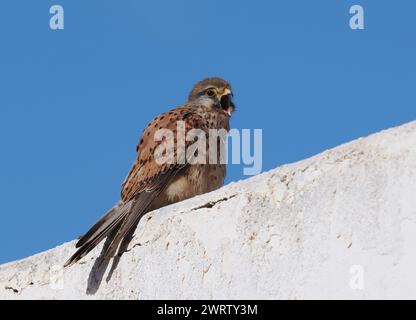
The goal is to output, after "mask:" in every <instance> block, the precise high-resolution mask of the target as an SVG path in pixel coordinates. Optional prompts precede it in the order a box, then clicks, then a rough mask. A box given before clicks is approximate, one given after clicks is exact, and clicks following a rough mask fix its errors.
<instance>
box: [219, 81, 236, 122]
mask: <svg viewBox="0 0 416 320" xmlns="http://www.w3.org/2000/svg"><path fill="white" fill-rule="evenodd" d="M232 96H233V94H232V92H231V90H230V89H228V88H225V89H224V91H223V92H222V94H221V96H220V104H221V109H222V111H223V112H225V113H226V114H228V116H231V113H232V112H233V111H234V109H235V105H234V103H233V101H232Z"/></svg>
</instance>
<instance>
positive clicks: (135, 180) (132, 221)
mask: <svg viewBox="0 0 416 320" xmlns="http://www.w3.org/2000/svg"><path fill="white" fill-rule="evenodd" d="M202 120H203V119H202V118H201V117H200V116H199V115H198V114H196V113H195V112H193V109H191V108H190V107H188V106H186V105H184V106H181V107H179V108H176V109H173V110H171V111H169V112H166V113H163V114H161V115H160V116H158V117H156V118H155V119H154V120H153V121H151V122H150V123H149V124H148V125H147V127H146V128H145V130H144V132H143V134H142V137H141V139H140V141H139V144H138V146H137V152H138V155H137V159H136V161H135V163H134V164H133V167H132V169H131V170H130V172H129V174H128V175H127V178H126V179H125V181H124V183H123V186H122V191H121V198H122V200H123V201H124V202H129V201H130V202H132V208H131V210H130V211H129V213H128V214H127V216H126V218H125V219H124V220H123V223H122V225H121V226H120V229H119V231H118V233H117V235H116V236H115V238H114V239H113V241H112V243H111V244H110V246H109V248H108V250H107V252H106V254H105V255H106V256H112V255H113V254H114V253H115V251H116V249H117V247H118V244H119V243H120V241H121V240H122V238H123V237H124V236H125V235H126V234H127V233H128V232H129V231H130V230H131V228H134V227H135V226H136V225H137V223H138V222H139V220H140V218H141V217H142V216H143V214H145V213H146V212H147V211H146V210H147V208H148V207H149V206H150V205H151V203H152V201H153V200H154V199H155V198H156V197H157V196H158V195H159V194H160V193H161V192H162V191H163V190H164V188H165V187H166V186H167V185H168V184H169V182H170V181H172V178H174V177H175V176H176V175H177V174H178V172H179V171H181V170H182V169H184V168H185V167H186V166H187V165H188V164H187V163H186V162H185V163H177V161H176V160H177V157H178V154H177V150H176V148H174V150H173V156H174V159H175V162H174V163H162V164H158V163H156V161H155V158H154V152H155V150H156V148H157V147H158V146H159V145H160V144H161V143H163V140H162V141H156V139H155V137H154V135H155V133H156V131H157V130H159V129H168V130H170V131H171V132H172V134H173V137H177V130H178V121H183V122H184V124H185V130H189V129H190V128H195V127H197V128H201V129H202V128H204V122H203V121H202ZM185 134H186V133H185ZM174 143H175V144H176V143H177V140H176V138H174ZM190 143H191V142H189V141H185V149H186V147H187V146H188V145H189V144H190Z"/></svg>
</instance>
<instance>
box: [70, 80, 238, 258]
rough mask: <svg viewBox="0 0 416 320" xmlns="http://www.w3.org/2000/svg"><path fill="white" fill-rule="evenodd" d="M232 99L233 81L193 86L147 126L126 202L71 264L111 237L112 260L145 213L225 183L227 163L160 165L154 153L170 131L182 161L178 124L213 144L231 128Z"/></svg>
mask: <svg viewBox="0 0 416 320" xmlns="http://www.w3.org/2000/svg"><path fill="white" fill-rule="evenodd" d="M231 98H232V93H231V87H230V85H229V84H228V82H226V81H225V80H223V79H221V78H207V79H204V80H202V81H200V82H198V83H197V84H196V85H195V86H194V87H193V89H192V90H191V92H190V93H189V96H188V102H187V103H186V104H184V105H182V106H180V107H178V108H175V109H172V110H170V111H167V112H165V113H162V114H161V115H159V116H157V117H156V118H155V119H153V120H152V121H150V122H149V123H148V125H147V126H146V128H145V129H144V131H143V133H142V135H141V137H140V139H139V142H138V144H137V147H136V151H137V158H136V160H135V162H134V163H133V165H132V167H131V169H130V172H129V173H128V175H127V177H126V179H125V180H124V182H123V185H122V190H121V202H120V203H119V204H118V205H117V206H115V207H114V208H112V209H111V210H110V211H109V212H108V213H107V214H106V215H104V216H103V217H102V218H101V219H100V220H99V221H98V222H97V223H96V224H95V225H94V226H92V227H91V229H90V230H89V231H88V232H87V233H86V234H85V235H83V236H82V237H81V238H80V239H79V241H78V242H77V244H76V247H77V248H78V250H77V251H76V252H75V254H74V255H73V256H72V257H71V258H70V259H69V260H68V261H67V262H66V264H65V265H66V266H68V265H71V264H73V263H75V262H76V261H78V260H79V259H81V258H82V257H83V256H85V255H86V254H87V253H88V252H89V251H90V250H91V249H92V248H94V247H95V246H96V245H97V244H98V243H99V242H101V241H102V240H103V239H104V238H105V237H106V236H107V235H109V234H110V233H112V234H114V236H113V238H112V239H111V243H110V245H109V246H108V249H107V250H106V252H105V253H104V257H111V256H113V255H114V254H115V253H116V251H117V249H118V247H119V244H120V241H122V240H123V238H124V237H125V236H126V234H128V233H129V232H130V233H131V231H132V229H133V228H135V227H136V225H137V223H138V222H139V220H140V218H141V217H142V216H143V215H144V214H145V213H147V212H149V211H151V210H154V209H157V208H160V207H162V206H165V205H168V204H171V203H174V202H177V201H181V200H184V199H187V198H189V197H192V196H195V195H198V194H202V193H205V192H209V191H212V190H214V189H217V188H219V187H220V186H222V185H223V182H224V178H225V174H226V170H225V165H224V164H219V163H217V164H191V163H189V161H185V162H184V163H182V162H181V163H178V162H177V161H175V162H174V163H162V164H159V163H157V162H156V161H155V158H154V152H155V150H156V148H157V147H158V146H159V145H160V144H161V143H162V141H156V140H155V137H154V136H155V133H156V132H157V130H159V129H169V130H171V131H172V132H173V134H174V137H175V140H174V142H175V144H174V150H173V151H174V152H173V153H174V159H177V157H178V150H177V139H176V135H177V130H178V128H177V125H178V121H183V122H184V123H185V135H186V134H187V133H188V132H189V130H191V129H201V130H203V132H204V134H205V135H206V141H207V142H208V141H209V137H208V134H209V129H225V130H226V131H228V130H229V117H230V115H231V112H232V111H234V104H233V103H232V99H231ZM191 144H192V141H186V142H185V148H187V147H188V146H189V145H191ZM217 147H218V148H219V146H217ZM198 151H199V152H201V151H200V150H198ZM202 152H203V154H202V155H201V156H204V157H206V158H207V157H208V146H207V150H203V151H202ZM204 152H205V153H204ZM218 154H219V152H218ZM207 161H208V158H207ZM115 230H116V232H115ZM120 247H121V246H120ZM121 254H122V252H119V255H121Z"/></svg>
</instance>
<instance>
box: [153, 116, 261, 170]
mask: <svg viewBox="0 0 416 320" xmlns="http://www.w3.org/2000/svg"><path fill="white" fill-rule="evenodd" d="M185 126H186V124H185V121H177V122H176V134H175V132H174V131H172V130H169V129H165V128H161V129H158V130H157V131H156V132H155V134H154V140H155V142H160V143H159V145H158V146H157V147H156V148H155V150H154V152H153V155H154V159H155V162H156V163H157V164H159V165H163V164H166V163H168V164H174V163H177V164H185V163H189V164H228V163H231V164H241V162H242V163H243V164H244V165H246V167H244V169H243V174H244V175H256V174H258V173H260V172H261V170H262V161H263V156H262V152H263V148H262V140H263V131H262V129H253V130H252V129H241V132H240V130H238V129H231V130H230V131H229V132H227V130H225V129H209V130H208V132H206V131H204V130H202V129H190V130H188V131H186V128H185ZM251 133H253V143H252V142H251ZM230 146H231V152H229V150H230V148H229V147H230ZM230 156H231V161H230V159H229V158H230Z"/></svg>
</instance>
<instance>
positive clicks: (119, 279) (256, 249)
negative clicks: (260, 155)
mask: <svg viewBox="0 0 416 320" xmlns="http://www.w3.org/2000/svg"><path fill="white" fill-rule="evenodd" d="M100 249H101V246H99V247H98V248H96V249H95V250H94V251H93V252H92V253H91V254H90V255H88V256H87V257H86V258H84V259H83V260H82V261H81V263H79V264H77V265H75V266H74V267H71V268H69V269H65V270H62V268H61V265H62V264H63V263H64V261H65V260H66V259H67V258H68V257H69V255H70V254H71V253H72V252H73V250H74V242H70V243H66V244H63V245H61V246H59V247H57V248H55V249H52V250H49V251H46V252H43V253H40V254H37V255H35V256H32V257H29V258H27V259H24V260H21V261H16V262H11V263H8V264H4V265H2V266H0V298H3V299H44V298H46V299H79V298H81V299H305V298H330V299H337V298H345V299H361V298H365V299H370V298H371V299H374V298H413V299H415V298H416V272H415V271H416V122H411V123H409V124H406V125H403V126H401V127H398V128H393V129H390V130H386V131H383V132H380V133H378V134H374V135H371V136H369V137H367V138H362V139H358V140H355V141H353V142H350V143H347V144H345V145H342V146H339V147H337V148H335V149H332V150H329V151H325V152H323V153H321V154H319V155H317V156H314V157H312V158H310V159H307V160H304V161H301V162H298V163H294V164H290V165H284V166H281V167H279V168H277V169H275V170H272V171H270V172H267V173H263V174H261V175H259V176H256V177H253V178H250V179H247V180H244V181H241V182H237V183H232V184H230V185H228V186H226V187H224V188H222V189H220V190H218V191H215V192H212V193H209V194H205V195H202V196H199V197H196V198H193V199H190V200H188V201H185V202H181V203H177V204H175V205H171V206H168V207H165V208H162V209H160V210H157V211H155V212H152V213H150V214H149V215H148V216H147V217H146V218H144V219H142V221H141V223H140V224H139V226H138V228H137V231H136V234H135V238H134V239H133V240H132V242H131V244H130V247H129V251H128V252H126V253H125V254H124V255H123V257H122V258H121V260H120V263H119V265H118V268H116V269H115V271H114V273H113V274H112V277H111V279H110V280H109V281H108V282H107V279H106V278H107V275H108V273H109V269H110V267H109V268H107V271H106V272H105V273H104V274H103V275H102V274H101V273H100V272H99V271H96V270H95V269H94V271H93V272H91V269H92V267H93V264H94V259H95V257H97V255H99V253H100ZM100 279H101V281H100ZM99 283H100V285H98V284H99Z"/></svg>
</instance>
